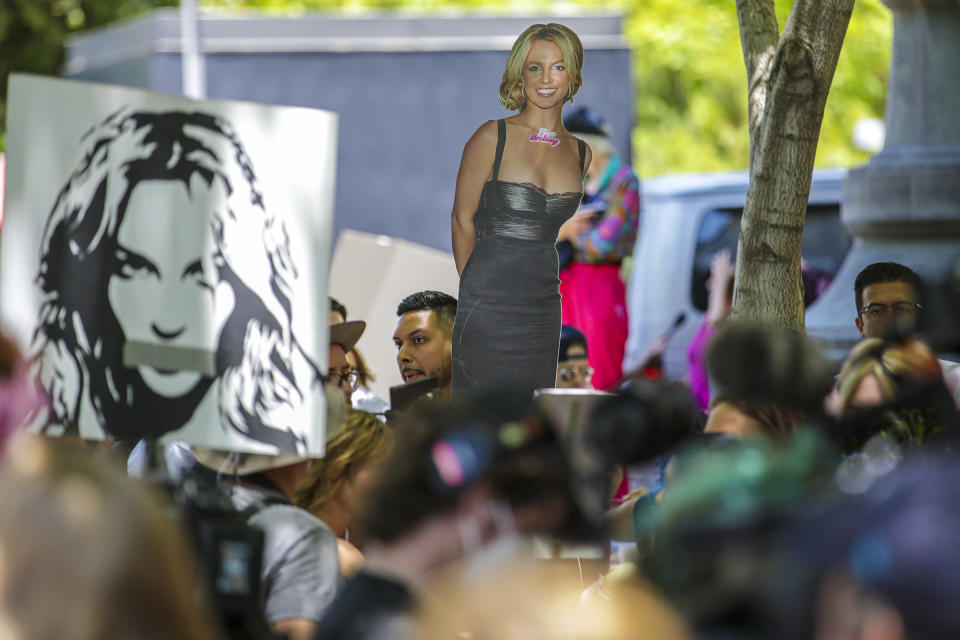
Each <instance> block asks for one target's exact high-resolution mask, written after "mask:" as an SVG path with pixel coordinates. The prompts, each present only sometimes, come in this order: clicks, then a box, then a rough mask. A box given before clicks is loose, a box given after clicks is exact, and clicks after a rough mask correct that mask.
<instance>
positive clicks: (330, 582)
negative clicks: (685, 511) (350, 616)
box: [230, 486, 343, 624]
mask: <svg viewBox="0 0 960 640" xmlns="http://www.w3.org/2000/svg"><path fill="white" fill-rule="evenodd" d="M230 497H231V500H232V501H233V505H234V506H235V507H236V508H237V509H240V510H251V511H253V510H254V509H255V511H254V512H253V513H252V515H251V516H250V517H249V518H248V520H247V522H248V523H249V524H250V525H251V526H253V527H256V528H258V529H260V530H262V531H263V532H264V542H263V566H262V568H261V571H260V580H261V585H260V589H261V602H262V603H263V608H264V613H265V615H266V618H267V621H268V622H270V623H271V624H273V623H275V622H279V621H281V620H289V619H292V618H305V619H307V620H314V621H319V620H320V619H321V618H322V617H323V614H324V613H325V612H326V609H327V607H328V606H329V605H330V603H331V602H332V601H333V598H334V596H335V595H336V594H337V590H338V589H339V587H340V585H341V584H342V582H343V578H342V576H341V574H340V563H339V561H338V560H337V537H336V535H334V533H333V531H331V530H330V529H329V527H327V526H326V525H325V524H324V523H323V522H322V521H321V520H319V519H317V518H315V517H313V516H312V515H310V513H308V512H307V511H305V510H303V509H300V508H299V507H295V506H293V505H292V504H290V501H289V499H287V497H286V496H285V495H283V494H282V493H280V492H279V491H273V490H270V489H267V488H261V487H250V486H235V487H232V488H231V493H230Z"/></svg>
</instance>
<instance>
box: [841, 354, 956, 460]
mask: <svg viewBox="0 0 960 640" xmlns="http://www.w3.org/2000/svg"><path fill="white" fill-rule="evenodd" d="M826 407H827V410H828V411H829V412H830V413H832V414H833V415H835V416H836V417H837V418H838V424H837V425H836V426H835V427H834V428H833V430H834V431H835V436H836V438H837V440H838V442H840V443H841V444H842V445H843V447H844V449H846V450H848V451H855V450H858V449H859V448H860V447H861V446H862V444H863V443H864V442H867V441H868V440H869V439H870V438H872V437H873V436H875V435H877V434H881V433H882V434H883V435H884V437H887V438H893V439H894V440H896V441H898V442H900V443H904V444H907V445H910V446H919V445H924V444H926V443H927V442H930V441H932V440H933V439H934V438H937V437H939V436H941V435H953V434H954V433H955V431H956V428H957V414H956V410H955V408H954V406H953V403H952V401H951V399H950V396H949V392H948V391H947V389H946V387H945V386H944V384H943V371H942V369H941V367H940V362H939V360H938V359H937V356H936V354H935V353H934V352H933V351H932V350H931V349H930V347H928V346H927V345H926V344H924V343H923V342H921V341H919V340H915V339H912V338H906V339H903V340H899V341H897V342H887V341H884V340H881V339H879V338H869V339H866V340H863V341H861V342H860V343H859V344H857V346H856V347H854V349H853V351H851V352H850V357H849V358H847V361H846V362H845V363H844V365H843V368H842V369H841V371H840V375H839V377H838V378H837V384H836V387H835V389H834V391H833V393H831V394H830V397H829V398H828V399H827V402H826Z"/></svg>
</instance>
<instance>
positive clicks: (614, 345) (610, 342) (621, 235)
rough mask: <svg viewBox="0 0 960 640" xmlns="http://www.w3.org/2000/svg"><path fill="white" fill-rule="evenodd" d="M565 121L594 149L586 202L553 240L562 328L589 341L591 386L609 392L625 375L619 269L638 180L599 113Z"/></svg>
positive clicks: (629, 238)
mask: <svg viewBox="0 0 960 640" xmlns="http://www.w3.org/2000/svg"><path fill="white" fill-rule="evenodd" d="M563 124H564V126H565V127H566V128H567V131H569V132H570V133H572V134H573V135H574V136H576V137H578V138H582V139H583V140H584V141H585V142H586V143H587V144H589V145H590V149H591V150H592V151H593V160H592V161H591V162H590V166H589V167H588V168H587V175H586V182H585V183H584V189H583V191H584V197H583V202H582V204H581V205H580V208H579V209H578V211H577V213H576V214H575V215H574V216H572V217H571V218H570V219H569V220H568V221H567V222H566V223H564V225H563V226H562V227H561V228H560V234H559V237H558V238H557V239H558V241H559V243H560V244H559V245H558V251H559V252H560V253H561V255H563V254H564V253H566V254H567V255H569V256H570V261H569V264H567V265H566V266H565V267H564V268H563V269H562V270H561V272H560V295H561V297H562V298H561V304H562V306H563V324H565V325H569V326H573V327H576V328H577V329H579V330H580V331H582V332H583V333H584V335H585V336H586V339H587V342H589V343H590V355H589V360H590V366H591V367H593V369H594V374H593V386H594V387H596V388H597V389H600V390H608V389H611V388H613V387H615V386H616V385H617V384H618V383H619V382H620V379H621V378H622V376H623V354H624V345H625V344H626V340H627V331H628V325H627V302H626V288H625V286H624V283H623V280H622V279H621V276H620V265H621V262H622V261H623V259H624V258H627V257H629V256H630V255H632V253H633V244H634V241H635V240H636V237H637V227H638V225H639V221H640V183H639V181H638V180H637V176H636V174H635V173H634V172H633V169H631V168H630V165H629V164H626V163H624V162H622V161H621V160H620V158H619V157H618V156H617V153H616V151H615V150H614V147H613V144H612V143H611V142H610V138H609V128H608V127H607V125H606V122H605V121H604V119H603V117H602V116H601V115H600V114H599V113H597V112H596V111H594V110H593V109H590V108H589V107H579V108H577V109H574V110H573V111H572V112H571V113H570V114H569V115H568V116H567V117H565V118H564V120H563ZM567 243H569V244H567Z"/></svg>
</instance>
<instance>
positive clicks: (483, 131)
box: [470, 120, 498, 144]
mask: <svg viewBox="0 0 960 640" xmlns="http://www.w3.org/2000/svg"><path fill="white" fill-rule="evenodd" d="M497 135H498V134H497V121H496V120H487V121H486V122H484V123H483V124H481V125H480V126H479V127H477V130H476V131H474V132H473V135H472V136H471V137H470V142H471V143H472V142H474V141H476V142H480V143H483V144H489V143H493V144H496V143H497Z"/></svg>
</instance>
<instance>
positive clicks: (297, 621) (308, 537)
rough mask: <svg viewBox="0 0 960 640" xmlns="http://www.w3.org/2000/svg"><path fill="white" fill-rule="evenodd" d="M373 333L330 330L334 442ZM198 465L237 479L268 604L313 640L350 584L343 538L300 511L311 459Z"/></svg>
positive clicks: (212, 455)
mask: <svg viewBox="0 0 960 640" xmlns="http://www.w3.org/2000/svg"><path fill="white" fill-rule="evenodd" d="M365 328H366V323H364V322H363V321H356V320H355V321H352V322H338V323H334V324H331V325H330V351H329V369H328V372H327V375H326V376H325V379H324V383H325V386H326V387H327V388H328V389H330V388H331V387H338V388H339V389H340V390H341V391H342V392H343V395H342V397H343V401H342V402H340V403H336V402H335V399H337V398H338V396H340V394H338V393H337V392H336V391H333V393H332V394H331V393H328V394H327V400H328V405H329V406H328V410H327V425H326V427H327V431H326V437H327V439H328V440H329V439H330V438H331V437H332V436H334V435H336V433H338V432H339V430H340V427H341V426H342V424H343V414H344V411H345V410H346V407H347V406H349V401H350V394H351V392H352V390H353V386H352V379H353V378H352V372H351V371H350V365H349V363H348V362H347V358H346V354H347V352H348V351H350V349H352V348H353V346H354V345H355V344H356V343H357V340H359V339H360V336H361V335H362V334H363V331H364V329H365ZM194 454H195V455H196V458H197V460H198V461H199V462H200V463H201V464H203V465H204V466H206V467H209V468H211V469H213V470H215V471H217V472H218V473H219V474H222V475H227V476H232V477H234V478H235V480H234V482H233V483H232V484H231V486H229V487H228V488H227V490H228V492H229V494H230V499H231V501H232V503H233V506H234V507H235V508H237V509H238V510H240V511H242V512H244V513H246V514H248V516H247V523H248V524H249V525H250V526H252V527H256V528H257V529H260V530H262V531H263V533H264V543H263V560H262V565H261V569H260V580H261V584H260V589H261V603H262V606H263V609H264V614H265V616H266V619H267V621H268V622H269V623H270V626H271V627H272V629H273V630H274V632H276V633H278V634H281V635H286V636H287V637H289V638H291V639H292V640H308V639H309V638H312V637H313V634H314V633H315V632H316V627H317V623H318V622H319V620H320V619H321V618H322V617H323V614H324V613H325V611H326V609H327V607H328V606H329V604H330V603H331V602H332V601H333V598H334V596H335V595H336V593H337V589H338V588H339V587H340V585H341V584H342V582H343V578H342V575H341V573H340V564H339V561H338V560H337V536H336V534H334V533H333V531H331V530H330V528H329V527H327V526H326V525H325V524H324V523H323V522H322V521H321V520H319V519H318V518H315V517H314V516H313V515H311V514H310V513H309V512H308V511H306V510H304V509H301V508H299V507H295V506H294V505H293V502H292V500H293V496H294V494H295V492H296V490H297V486H298V485H299V484H300V481H301V480H302V479H303V477H304V476H305V475H306V472H307V466H308V465H309V463H310V460H309V459H306V458H301V457H299V456H296V455H292V454H283V455H279V456H270V455H262V454H251V453H239V452H222V451H216V450H212V449H206V448H202V447H194Z"/></svg>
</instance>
